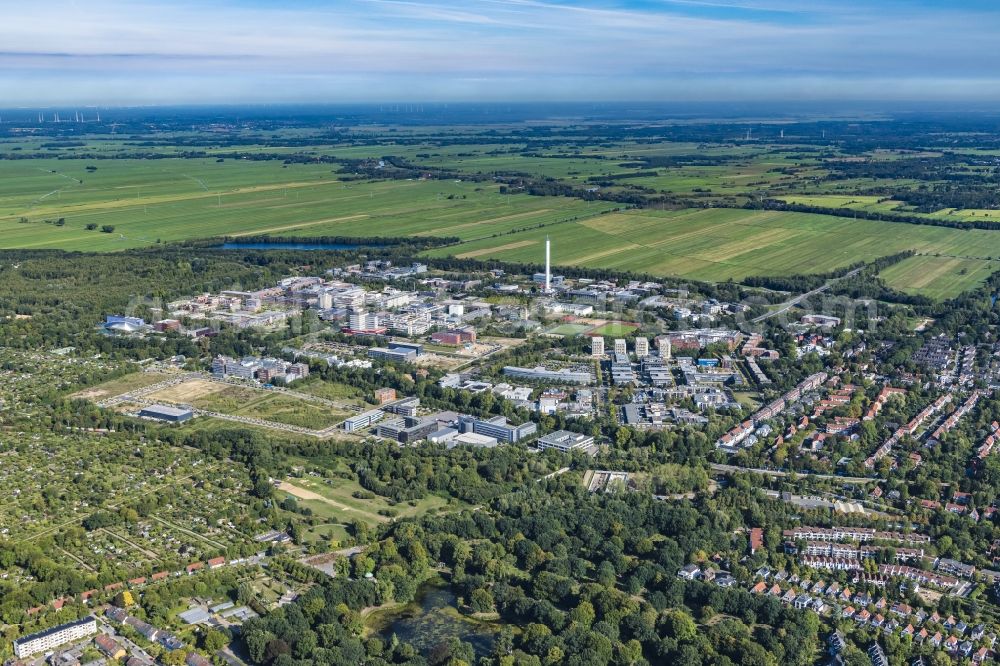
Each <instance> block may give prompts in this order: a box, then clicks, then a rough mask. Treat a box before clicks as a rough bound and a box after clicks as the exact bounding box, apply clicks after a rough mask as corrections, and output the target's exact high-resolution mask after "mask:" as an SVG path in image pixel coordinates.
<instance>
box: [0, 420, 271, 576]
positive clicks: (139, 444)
mask: <svg viewBox="0 0 1000 666" xmlns="http://www.w3.org/2000/svg"><path fill="white" fill-rule="evenodd" d="M0 458H2V461H3V462H2V464H0V539H3V540H11V541H15V542H36V543H39V542H42V541H44V542H45V543H47V544H48V545H47V548H49V549H50V550H51V551H52V556H53V558H54V559H57V560H62V561H64V562H67V561H72V562H73V563H74V566H78V567H79V568H80V569H81V570H82V571H85V572H91V573H98V572H101V571H106V570H108V569H110V570H112V571H114V572H115V573H116V575H120V576H127V575H131V574H136V575H144V574H146V573H149V572H150V571H151V570H153V569H162V568H169V567H176V566H180V565H183V564H187V563H188V562H191V561H199V560H203V559H205V558H206V557H210V556H216V555H219V554H226V553H234V552H240V551H241V550H242V549H244V548H246V547H247V544H250V543H251V537H252V535H253V534H254V530H256V529H257V527H258V526H257V525H256V524H254V523H253V522H252V521H251V520H250V519H249V518H248V512H247V502H246V498H247V495H248V491H249V485H250V484H249V478H248V477H247V474H246V471H245V470H244V469H243V468H242V467H241V466H239V465H237V464H235V463H228V462H224V461H218V460H214V459H211V458H208V457H207V456H205V455H204V454H202V453H201V452H198V451H193V450H190V449H185V448H176V447H170V446H166V445H162V444H153V443H150V442H143V441H138V440H125V439H118V438H102V437H93V436H89V437H88V436H65V437H56V436H52V435H46V436H41V435H36V436H35V437H33V438H31V439H29V440H27V441H20V442H18V443H16V444H14V443H11V442H5V443H4V445H3V453H2V454H0ZM39 461H44V462H39ZM15 479H16V480H17V482H16V483H15V482H14V481H15Z"/></svg>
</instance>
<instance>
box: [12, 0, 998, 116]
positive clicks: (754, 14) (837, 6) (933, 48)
mask: <svg viewBox="0 0 1000 666" xmlns="http://www.w3.org/2000/svg"><path fill="white" fill-rule="evenodd" d="M0 4H2V5H3V20H2V21H0V106H8V107H9V106H32V105H48V104H67V103H70V104H99V105H123V104H170V103H198V102H200V103H220V102H231V103H239V102H332V103H336V102H369V101H372V102H382V101H387V102H398V101H404V102H405V101H428V102H430V101H535V100H552V101H578V100H579V101H602V100H637V101H712V100H721V101H728V100H845V99H851V100H870V99H876V100H947V101H956V100H969V101H984V100H985V101H992V100H998V99H1000V85H998V84H1000V43H998V40H997V35H1000V3H997V2H994V1H993V0H951V1H949V0H868V1H859V0H839V1H838V0H631V1H626V0H580V1H577V2H569V1H566V0H462V1H452V2H446V1H443V0H428V1H423V0H328V1H321V0H288V1H286V2H277V1H274V0H201V1H193V0H192V1H188V0H182V1H168V0H127V1H125V0H45V1H44V2H15V1H14V0H6V1H4V2H2V3H0Z"/></svg>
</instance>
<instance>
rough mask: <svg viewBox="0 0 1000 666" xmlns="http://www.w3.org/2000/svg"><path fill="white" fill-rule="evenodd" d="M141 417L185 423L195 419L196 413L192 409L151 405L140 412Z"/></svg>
mask: <svg viewBox="0 0 1000 666" xmlns="http://www.w3.org/2000/svg"><path fill="white" fill-rule="evenodd" d="M139 416H140V417H142V418H146V419H156V420H157V421H168V422H170V423H183V422H184V421H187V420H189V419H192V418H194V412H193V411H192V410H190V409H183V408H180V407H171V406H169V405H150V406H148V407H143V408H142V409H141V410H139Z"/></svg>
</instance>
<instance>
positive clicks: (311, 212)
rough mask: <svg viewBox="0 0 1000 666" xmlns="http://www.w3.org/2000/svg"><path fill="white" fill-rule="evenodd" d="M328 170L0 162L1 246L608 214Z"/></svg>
mask: <svg viewBox="0 0 1000 666" xmlns="http://www.w3.org/2000/svg"><path fill="white" fill-rule="evenodd" d="M88 166H90V167H94V166H96V168H97V170H96V171H88V170H87V167H88ZM333 166H334V167H335V165H333ZM335 170H336V168H331V165H329V164H327V165H300V164H290V165H284V164H282V163H281V162H280V161H277V160H270V161H247V160H225V161H222V162H217V161H216V160H214V159H203V160H192V159H187V160H179V159H160V160H93V161H88V160H30V161H16V160H15V161H0V247H9V248H13V247H20V248H59V249H67V250H96V251H114V250H122V249H127V248H133V247H142V246H147V245H152V244H155V243H157V242H161V241H162V242H168V241H180V240H190V239H200V238H212V237H219V236H225V235H231V236H240V235H255V234H270V235H281V236H409V235H432V236H456V237H459V238H463V239H476V238H484V237H489V236H491V235H493V234H499V233H505V232H509V231H511V230H516V229H524V228H529V227H534V226H537V225H539V224H549V223H552V222H558V221H561V220H567V219H571V218H575V217H581V216H589V215H596V214H598V213H599V212H601V211H602V210H608V209H610V208H612V207H613V206H612V205H611V204H605V203H587V202H583V201H577V200H575V199H570V198H565V197H551V198H548V197H527V196H501V195H500V194H499V193H498V192H499V187H498V186H497V185H494V184H492V183H489V182H484V183H471V182H468V183H467V182H456V181H442V180H426V181H425V180H385V181H375V182H369V181H354V182H341V181H339V180H338V176H337V175H335V173H334V171H335ZM60 220H61V223H60ZM88 225H91V226H93V227H94V228H92V229H89V230H88V229H87V227H88ZM105 226H108V227H113V228H114V230H113V231H111V232H110V233H105V232H102V231H101V229H102V228H104V227H105Z"/></svg>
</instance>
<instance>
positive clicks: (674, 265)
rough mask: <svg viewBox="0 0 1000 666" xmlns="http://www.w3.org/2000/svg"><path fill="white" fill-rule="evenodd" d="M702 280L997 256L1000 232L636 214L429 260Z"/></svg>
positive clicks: (788, 216) (771, 216) (812, 218)
mask: <svg viewBox="0 0 1000 666" xmlns="http://www.w3.org/2000/svg"><path fill="white" fill-rule="evenodd" d="M546 236H549V237H551V239H552V257H553V263H554V264H556V265H578V266H589V267H594V268H608V269H617V270H625V271H641V272H646V273H651V274H655V275H675V276H681V277H688V278H692V279H698V280H708V281H720V280H726V279H734V280H740V279H743V278H745V277H747V276H751V275H793V274H808V273H819V272H826V271H830V270H834V269H837V268H841V267H843V266H847V265H850V264H852V263H854V262H857V261H870V260H873V259H875V258H877V257H882V256H886V255H889V254H893V253H896V252H901V251H904V250H916V251H918V252H935V253H938V252H939V253H941V254H949V255H954V256H959V257H969V258H989V257H994V256H995V257H1000V232H996V231H987V230H980V229H952V228H947V227H932V226H919V225H911V224H900V223H895V222H879V221H874V220H853V219H849V218H840V217H831V216H824V215H814V214H810V213H786V212H776V211H750V210H742V209H707V210H702V209H697V210H690V209H689V210H681V211H652V210H636V211H627V212H624V213H617V214H609V215H601V216H599V217H594V218H589V219H586V220H580V221H577V222H574V223H569V224H561V225H557V226H554V227H550V228H548V229H538V230H528V231H524V232H520V233H516V234H511V235H507V236H503V237H502V238H490V239H483V240H479V241H469V242H465V243H462V244H460V245H458V246H453V247H447V248H435V249H434V250H430V251H428V254H430V255H431V256H445V255H449V254H457V255H458V256H476V257H481V258H490V259H498V260H503V261H511V262H531V263H538V262H539V260H540V258H541V257H542V254H543V251H544V250H543V248H544V241H545V237H546Z"/></svg>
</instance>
